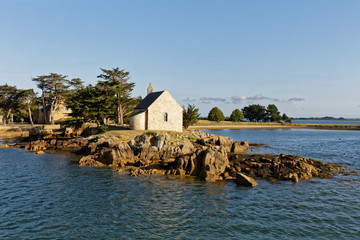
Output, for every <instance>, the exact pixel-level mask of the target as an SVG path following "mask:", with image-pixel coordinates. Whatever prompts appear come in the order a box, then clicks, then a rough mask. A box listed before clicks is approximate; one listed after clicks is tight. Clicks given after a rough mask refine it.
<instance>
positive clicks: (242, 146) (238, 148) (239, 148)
mask: <svg viewBox="0 0 360 240" xmlns="http://www.w3.org/2000/svg"><path fill="white" fill-rule="evenodd" d="M248 148H249V143H248V142H246V141H241V142H234V143H233V144H232V146H231V152H232V153H234V154H240V153H243V152H244V151H245V150H247V149H248Z"/></svg>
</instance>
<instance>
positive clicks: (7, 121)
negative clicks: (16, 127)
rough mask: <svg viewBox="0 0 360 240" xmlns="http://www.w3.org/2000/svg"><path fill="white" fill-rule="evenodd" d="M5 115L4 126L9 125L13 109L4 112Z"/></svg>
mask: <svg viewBox="0 0 360 240" xmlns="http://www.w3.org/2000/svg"><path fill="white" fill-rule="evenodd" d="M3 113H4V116H3V122H4V125H6V124H8V123H9V116H10V113H11V109H10V110H3Z"/></svg>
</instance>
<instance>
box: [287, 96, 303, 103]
mask: <svg viewBox="0 0 360 240" xmlns="http://www.w3.org/2000/svg"><path fill="white" fill-rule="evenodd" d="M288 101H289V103H292V102H302V101H305V99H304V98H298V97H292V98H289V99H288Z"/></svg>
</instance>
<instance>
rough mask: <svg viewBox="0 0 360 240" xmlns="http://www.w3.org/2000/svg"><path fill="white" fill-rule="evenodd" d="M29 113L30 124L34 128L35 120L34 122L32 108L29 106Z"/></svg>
mask: <svg viewBox="0 0 360 240" xmlns="http://www.w3.org/2000/svg"><path fill="white" fill-rule="evenodd" d="M28 113H29V120H30V124H31V126H33V125H34V122H33V120H32V115H31V109H30V106H28Z"/></svg>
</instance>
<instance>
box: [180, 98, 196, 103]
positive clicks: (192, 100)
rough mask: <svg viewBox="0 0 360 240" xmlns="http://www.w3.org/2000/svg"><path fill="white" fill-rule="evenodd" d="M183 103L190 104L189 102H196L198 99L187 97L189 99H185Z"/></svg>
mask: <svg viewBox="0 0 360 240" xmlns="http://www.w3.org/2000/svg"><path fill="white" fill-rule="evenodd" d="M181 101H183V102H187V103H189V102H195V101H196V99H191V98H189V97H187V98H185V99H183V100H181Z"/></svg>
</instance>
